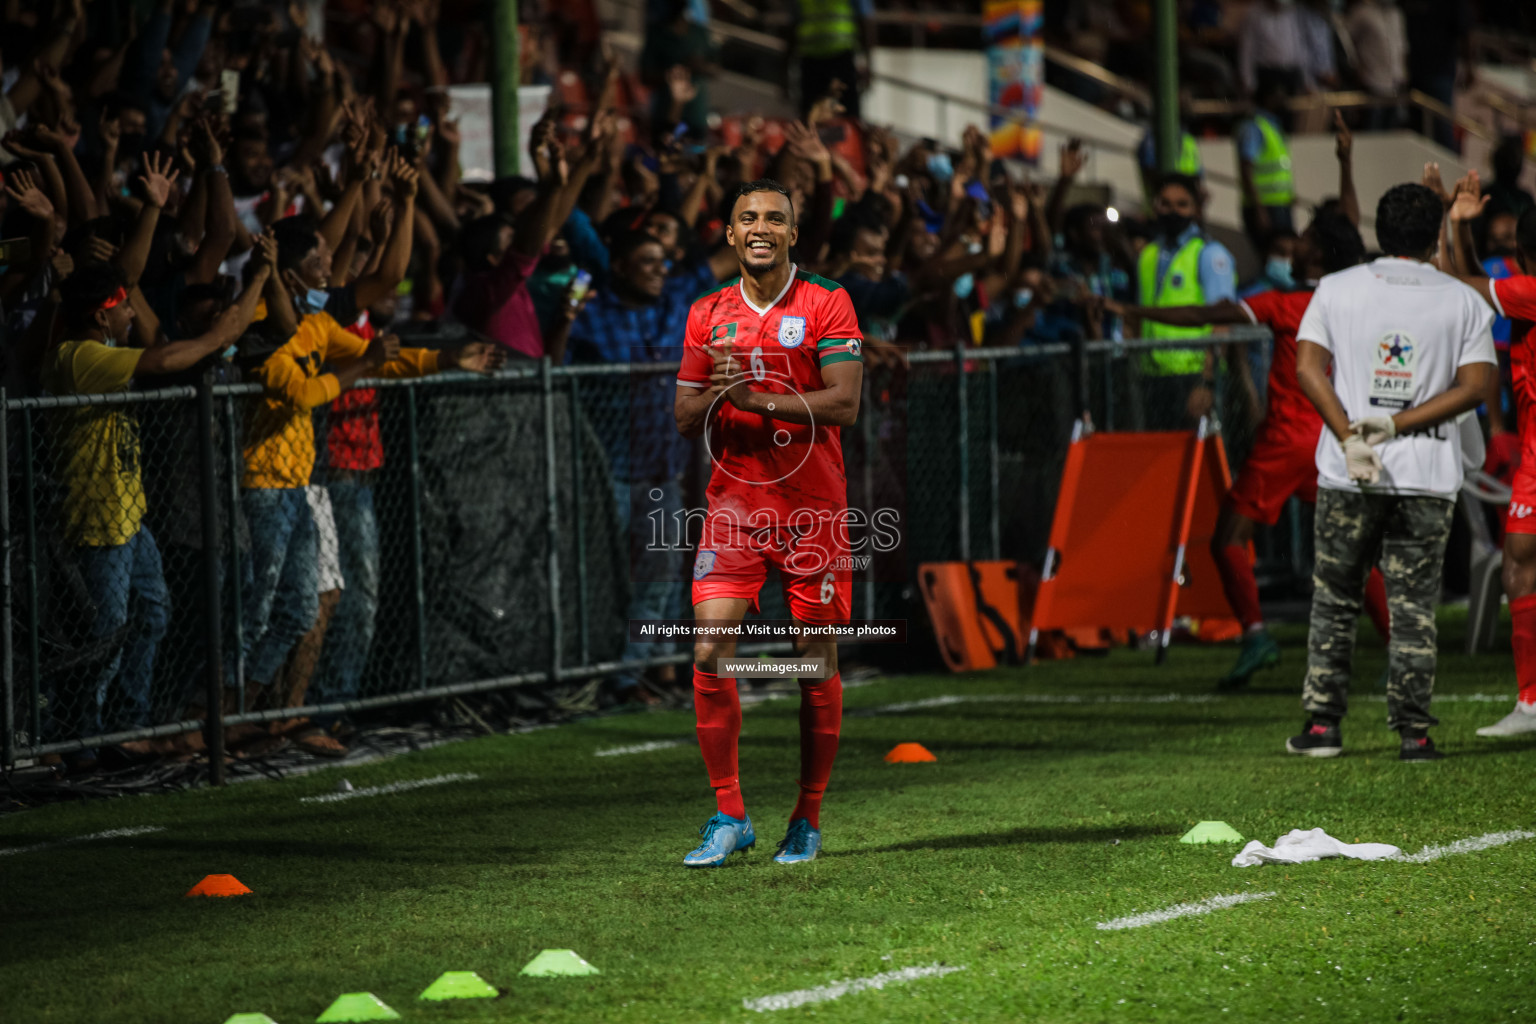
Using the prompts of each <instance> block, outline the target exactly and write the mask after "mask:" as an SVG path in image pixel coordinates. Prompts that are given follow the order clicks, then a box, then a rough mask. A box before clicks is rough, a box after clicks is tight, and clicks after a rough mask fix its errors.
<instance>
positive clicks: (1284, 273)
mask: <svg viewBox="0 0 1536 1024" xmlns="http://www.w3.org/2000/svg"><path fill="white" fill-rule="evenodd" d="M1264 276H1265V277H1267V278H1269V279H1270V281H1272V282H1273V283H1274V285H1275V287H1276V288H1279V289H1281V290H1282V291H1290V290H1292V289H1293V288H1295V287H1296V279H1295V278H1294V277H1292V276H1291V261H1290V260H1288V259H1286V258H1285V257H1284V256H1271V257H1270V258H1269V259H1268V261H1266V262H1265V264H1264Z"/></svg>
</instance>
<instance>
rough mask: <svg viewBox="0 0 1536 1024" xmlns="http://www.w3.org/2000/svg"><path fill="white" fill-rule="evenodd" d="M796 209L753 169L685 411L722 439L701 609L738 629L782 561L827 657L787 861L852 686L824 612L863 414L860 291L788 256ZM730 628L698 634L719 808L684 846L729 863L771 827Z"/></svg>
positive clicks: (795, 856)
mask: <svg viewBox="0 0 1536 1024" xmlns="http://www.w3.org/2000/svg"><path fill="white" fill-rule="evenodd" d="M796 233H797V232H796V227H795V211H794V207H793V204H792V203H791V201H790V197H789V194H788V192H787V190H786V189H785V188H784V187H783V186H782V185H779V184H778V183H777V182H773V181H766V180H764V181H753V182H748V183H746V184H743V185H742V186H741V187H740V188H739V189H738V191H737V195H736V200H735V204H734V206H733V208H732V211H731V218H730V221H729V222H728V223H727V225H726V241H727V242H728V243H729V244H730V245H731V246H732V247H734V248H735V250H736V257H737V259H738V260H739V261H740V264H741V276H740V277H738V278H736V279H733V280H731V281H728V282H726V283H725V284H723V285H721V286H720V288H718V289H717V290H715V291H713V292H710V293H709V294H707V295H705V296H703V297H702V298H700V299H699V300H698V301H697V302H695V303H694V304H693V308H692V310H691V311H690V312H689V316H688V328H687V336H686V338H685V339H684V350H683V361H682V368H681V369H680V370H679V372H678V380H677V404H676V415H677V426H678V429H679V430H680V431H681V432H682V433H683V434H684V435H685V436H688V437H699V436H702V437H703V438H704V441H705V445H706V447H707V449H708V451H709V455H710V461H711V474H710V480H709V488H708V504H709V511H708V515H707V517H706V520H705V523H704V529H703V534H702V537H701V538H700V541H699V551H698V555H697V558H696V560H695V562H694V566H693V606H694V619H695V621H696V622H697V623H699V624H701V625H707V626H715V627H725V628H733V627H735V626H737V625H739V624H740V623H741V621H742V618H743V617H744V616H745V615H746V613H747V611H748V610H749V609H755V608H756V607H757V598H758V592H759V591H760V590H761V589H762V586H763V583H764V582H765V581H766V579H767V575H768V568H769V566H770V565H772V566H774V567H775V568H777V569H778V571H779V576H780V579H781V581H782V582H783V587H784V597H785V600H786V602H787V603H788V605H789V610H790V614H791V615H793V616H794V619H795V622H796V623H797V624H798V626H799V627H800V628H801V629H802V630H810V631H811V633H812V635H811V636H809V637H804V636H803V637H801V638H799V639H797V640H796V643H795V649H796V653H797V654H798V655H799V656H800V657H802V658H812V659H817V660H819V661H820V662H821V663H822V665H823V667H824V674H823V676H822V677H821V678H805V677H802V678H801V679H800V779H799V784H800V798H799V801H798V802H797V803H796V804H795V808H794V810H793V812H791V814H790V822H789V828H788V831H787V833H786V834H785V836H784V839H783V841H782V842H780V843H779V848H778V853H777V854H776V856H775V857H774V860H776V861H778V862H779V863H781V864H792V863H798V862H803V861H809V860H812V859H814V858H815V856H816V853H817V851H818V850H819V849H820V848H821V822H820V813H821V799H822V794H823V793H824V792H825V790H826V787H827V779H828V777H829V776H830V774H831V772H832V761H833V759H834V758H835V757H836V755H837V740H838V732H839V730H840V728H841V723H842V712H843V686H842V678H841V676H840V675H839V674H838V668H837V643H836V641H835V640H833V639H832V638H830V637H829V636H826V635H825V633H823V634H822V635H819V636H818V635H815V630H814V627H817V626H822V627H825V626H828V625H842V624H846V623H847V622H848V618H849V613H850V608H851V604H852V585H851V579H850V568H849V539H848V522H847V515H848V487H847V481H846V478H845V477H844V473H843V453H842V445H841V442H840V440H839V436H838V435H839V430H840V428H842V427H847V426H852V425H853V422H854V420H855V419H856V418H857V416H858V412H859V393H860V389H861V386H862V383H863V364H862V362H861V360H860V352H859V350H860V347H861V345H862V336H861V335H860V333H859V323H858V317H857V316H856V315H855V314H854V311H853V303H852V302H851V301H850V300H849V298H848V293H847V292H845V291H843V289H842V288H841V287H840V286H838V285H837V284H835V283H833V282H832V281H828V280H826V279H825V278H821V277H817V276H816V275H815V274H809V273H806V272H805V271H803V270H801V269H799V268H798V267H796V266H795V265H794V264H793V263H791V262H790V259H789V253H790V248H791V247H792V246H793V245H794V244H795V239H796ZM735 647H736V645H735V639H734V637H731V636H720V635H715V636H708V635H705V636H701V637H700V638H699V639H698V640H697V641H696V643H695V645H694V662H693V688H694V709H695V712H696V715H697V719H698V723H697V727H698V737H699V749H700V751H701V752H702V753H703V755H704V765H705V768H706V769H707V770H708V771H709V781H710V785H711V786H713V787H714V790H715V799H716V804H717V811H718V813H716V814H715V816H714V817H712V818H710V819H709V821H708V822H707V823H706V824H705V825H704V827H703V828H702V829H700V830H699V831H700V834H701V835H702V837H703V839H702V841H701V842H700V844H699V846H698V847H697V849H695V850H694V851H693V852H691V853H690V854H688V856H687V857H685V858H684V861H683V863H684V864H686V865H687V866H689V867H717V866H719V865H721V864H723V863H725V860H726V858H727V857H729V856H730V855H731V854H732V853H734V852H735V851H737V850H745V849H747V848H749V847H751V846H752V845H753V844H754V843H755V842H756V840H757V837H756V834H755V833H754V832H753V829H752V821H751V819H750V818H749V817H748V816H747V811H746V806H745V803H744V802H743V799H742V793H741V785H740V781H739V779H738V777H737V758H736V741H737V736H738V735H739V733H740V731H741V702H740V700H739V699H738V697H737V693H736V680H735V679H734V678H731V677H730V676H729V674H728V673H727V672H724V671H721V670H720V669H721V662H722V661H725V660H728V659H731V658H733V657H734V656H735Z"/></svg>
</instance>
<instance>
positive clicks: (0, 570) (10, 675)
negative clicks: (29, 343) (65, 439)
mask: <svg viewBox="0 0 1536 1024" xmlns="http://www.w3.org/2000/svg"><path fill="white" fill-rule="evenodd" d="M10 424H11V414H10V411H9V410H7V409H6V407H5V387H4V385H0V457H3V458H4V459H5V472H4V473H3V474H0V476H3V477H4V479H3V480H0V558H4V559H5V564H4V565H3V566H0V604H3V605H4V608H3V609H0V614H3V615H4V616H5V624H4V625H3V626H0V629H3V630H4V631H5V632H4V633H0V659H4V661H3V664H0V681H3V687H4V690H5V692H4V694H3V697H0V699H4V701H5V707H4V708H3V709H0V728H3V729H4V730H5V736H4V737H3V738H0V768H9V767H10V766H11V765H13V764H15V763H16V678H15V665H16V657H15V653H16V652H15V650H14V649H13V647H12V644H13V643H14V637H13V636H12V635H11V615H12V613H13V612H14V611H15V603H14V601H13V600H12V594H11V432H10V429H9V428H10Z"/></svg>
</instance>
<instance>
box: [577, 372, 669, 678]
mask: <svg viewBox="0 0 1536 1024" xmlns="http://www.w3.org/2000/svg"><path fill="white" fill-rule="evenodd" d="M580 382H581V378H580V377H577V376H576V375H574V374H572V375H571V482H572V484H573V486H572V489H571V519H572V520H573V521H574V522H575V523H576V623H577V629H578V631H579V633H580V640H581V663H582V664H583V665H586V664H588V663H590V662H591V660H592V656H591V649H590V641H591V631H590V630H589V629H588V627H587V524H586V520H585V518H583V503H582V500H581V499H582V489H581V437H580V434H579V433H578V431H577V428H576V424H578V423H580V422H581V388H580ZM662 542H663V543H665V542H666V538H665V537H663V538H662Z"/></svg>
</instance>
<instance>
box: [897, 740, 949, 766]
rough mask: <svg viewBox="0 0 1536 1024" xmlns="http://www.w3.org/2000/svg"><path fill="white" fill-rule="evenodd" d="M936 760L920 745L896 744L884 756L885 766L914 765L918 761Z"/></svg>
mask: <svg viewBox="0 0 1536 1024" xmlns="http://www.w3.org/2000/svg"><path fill="white" fill-rule="evenodd" d="M937 760H938V758H936V757H934V756H933V753H932V752H931V751H930V750H929V749H928V748H927V747H925V746H923V745H922V744H921V743H898V744H896V745H895V746H894V747H892V748H891V752H890V753H889V754H886V755H885V761H886V763H887V764H915V763H917V762H918V761H937Z"/></svg>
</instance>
